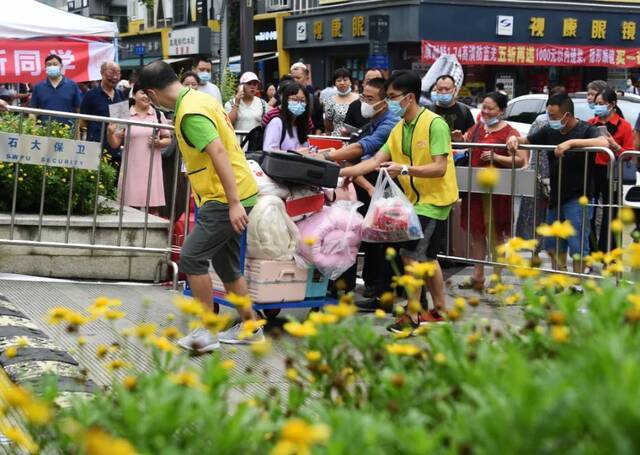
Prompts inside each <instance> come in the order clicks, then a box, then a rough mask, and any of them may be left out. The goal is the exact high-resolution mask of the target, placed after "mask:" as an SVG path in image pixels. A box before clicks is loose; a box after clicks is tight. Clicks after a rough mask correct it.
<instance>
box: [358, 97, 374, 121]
mask: <svg viewBox="0 0 640 455" xmlns="http://www.w3.org/2000/svg"><path fill="white" fill-rule="evenodd" d="M377 104H378V103H375V104H368V103H365V102H364V101H362V102H361V103H360V114H361V115H362V117H364V118H371V117H373V116H374V115H376V105H377Z"/></svg>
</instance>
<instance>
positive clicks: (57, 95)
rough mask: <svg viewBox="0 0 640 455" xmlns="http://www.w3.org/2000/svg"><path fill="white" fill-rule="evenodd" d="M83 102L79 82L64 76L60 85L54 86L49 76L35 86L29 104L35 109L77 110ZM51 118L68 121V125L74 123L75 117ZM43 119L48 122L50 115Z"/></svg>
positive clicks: (63, 121) (62, 121) (57, 120)
mask: <svg viewBox="0 0 640 455" xmlns="http://www.w3.org/2000/svg"><path fill="white" fill-rule="evenodd" d="M81 102H82V93H81V92H80V88H79V87H78V84H76V83H75V82H73V81H72V80H71V79H67V78H66V77H63V78H62V80H61V81H60V83H59V84H58V86H57V87H54V86H53V85H52V84H51V81H50V80H49V78H47V79H45V80H44V81H42V82H39V83H38V84H36V86H35V87H33V93H32V94H31V103H30V104H29V106H30V107H33V108H35V109H48V110H51V111H61V112H77V110H78V108H79V107H80V103H81ZM51 119H52V120H54V121H56V122H60V123H66V124H67V125H71V124H73V119H70V118H64V117H53V116H51ZM42 120H43V121H45V122H47V121H48V120H49V116H47V117H44V118H43V119H42Z"/></svg>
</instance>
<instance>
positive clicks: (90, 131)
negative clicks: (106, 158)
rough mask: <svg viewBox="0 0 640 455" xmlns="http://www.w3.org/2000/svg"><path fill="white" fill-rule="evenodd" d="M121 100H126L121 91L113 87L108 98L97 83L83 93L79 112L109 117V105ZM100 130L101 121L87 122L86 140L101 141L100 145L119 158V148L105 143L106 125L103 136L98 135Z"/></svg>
mask: <svg viewBox="0 0 640 455" xmlns="http://www.w3.org/2000/svg"><path fill="white" fill-rule="evenodd" d="M121 101H126V98H125V97H124V95H123V94H122V92H120V90H118V89H114V95H113V98H109V95H107V94H106V93H105V92H104V90H102V86H101V85H100V84H98V86H97V87H95V88H92V89H91V90H89V91H88V92H87V93H85V95H84V98H83V100H82V104H81V106H80V113H81V114H88V115H98V116H100V117H109V105H110V104H114V103H119V102H121ZM101 131H102V123H101V122H88V125H87V140H88V141H94V142H102V147H103V148H105V149H107V151H108V152H109V153H110V154H111V156H113V157H116V158H119V157H120V155H121V153H120V149H119V148H118V149H113V148H111V147H110V146H109V144H108V143H107V139H106V131H107V126H106V125H105V126H104V131H105V133H104V137H103V138H101V137H100V132H101Z"/></svg>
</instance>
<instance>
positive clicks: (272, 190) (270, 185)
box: [247, 160, 289, 199]
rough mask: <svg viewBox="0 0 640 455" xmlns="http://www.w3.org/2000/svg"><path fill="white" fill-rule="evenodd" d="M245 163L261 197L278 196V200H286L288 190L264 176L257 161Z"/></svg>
mask: <svg viewBox="0 0 640 455" xmlns="http://www.w3.org/2000/svg"><path fill="white" fill-rule="evenodd" d="M247 163H249V167H250V168H251V172H253V176H254V177H255V179H256V183H257V184H258V193H259V194H260V195H261V196H278V197H279V198H280V199H286V198H287V196H289V189H288V188H287V187H286V186H284V185H280V184H279V183H277V182H276V181H275V180H273V179H272V178H271V177H269V176H268V175H267V174H265V173H264V171H263V170H262V168H261V167H260V165H259V164H258V162H257V161H254V160H247Z"/></svg>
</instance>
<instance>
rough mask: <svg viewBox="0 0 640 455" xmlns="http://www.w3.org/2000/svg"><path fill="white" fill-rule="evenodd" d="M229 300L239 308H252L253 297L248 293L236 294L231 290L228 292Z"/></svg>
mask: <svg viewBox="0 0 640 455" xmlns="http://www.w3.org/2000/svg"><path fill="white" fill-rule="evenodd" d="M227 300H228V301H229V303H230V304H231V305H233V306H234V307H236V308H237V309H239V310H250V309H251V308H252V305H251V297H249V296H248V295H236V294H234V293H233V292H230V293H228V294H227Z"/></svg>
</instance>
